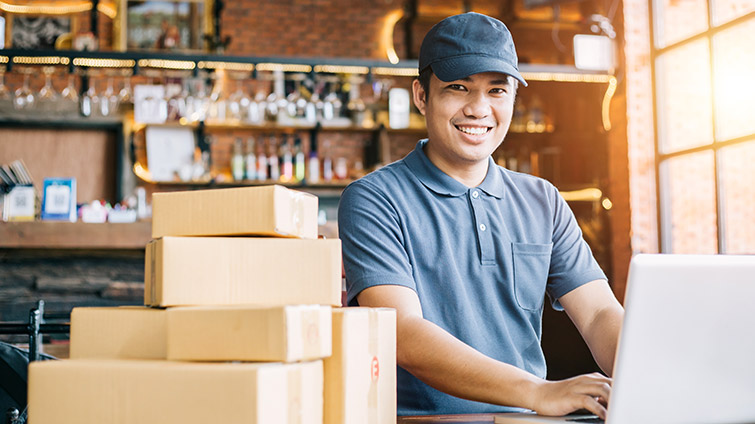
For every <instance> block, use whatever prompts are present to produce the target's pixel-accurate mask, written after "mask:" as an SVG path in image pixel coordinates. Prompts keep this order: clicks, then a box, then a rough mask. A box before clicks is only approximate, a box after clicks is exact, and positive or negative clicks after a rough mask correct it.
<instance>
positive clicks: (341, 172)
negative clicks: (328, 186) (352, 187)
mask: <svg viewBox="0 0 755 424" xmlns="http://www.w3.org/2000/svg"><path fill="white" fill-rule="evenodd" d="M333 172H334V174H335V176H336V178H337V179H339V180H345V179H346V177H347V176H348V173H349V167H348V162H347V161H346V158H345V157H339V158H337V159H336V163H335V168H334V170H333Z"/></svg>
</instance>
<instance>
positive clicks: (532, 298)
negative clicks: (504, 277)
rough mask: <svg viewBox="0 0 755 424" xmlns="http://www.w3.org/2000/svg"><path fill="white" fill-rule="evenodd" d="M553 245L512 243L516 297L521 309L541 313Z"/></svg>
mask: <svg viewBox="0 0 755 424" xmlns="http://www.w3.org/2000/svg"><path fill="white" fill-rule="evenodd" d="M552 246H553V245H552V244H532V243H512V244H511V250H512V254H513V256H514V260H513V263H514V296H515V297H516V302H517V304H518V305H519V307H520V308H522V309H526V310H528V311H539V310H540V309H541V308H542V307H543V302H544V300H545V286H546V284H547V283H548V269H549V268H550V263H551V248H552Z"/></svg>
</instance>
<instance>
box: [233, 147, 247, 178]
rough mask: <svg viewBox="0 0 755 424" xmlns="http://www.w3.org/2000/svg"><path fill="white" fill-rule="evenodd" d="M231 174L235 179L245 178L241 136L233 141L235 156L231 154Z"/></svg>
mask: <svg viewBox="0 0 755 424" xmlns="http://www.w3.org/2000/svg"><path fill="white" fill-rule="evenodd" d="M231 175H232V176H233V181H241V180H243V179H244V155H243V154H242V153H241V138H238V137H237V138H236V142H235V143H233V156H231Z"/></svg>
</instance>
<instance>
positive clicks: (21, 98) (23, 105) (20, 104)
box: [13, 72, 36, 110]
mask: <svg viewBox="0 0 755 424" xmlns="http://www.w3.org/2000/svg"><path fill="white" fill-rule="evenodd" d="M35 103H36V98H35V97H34V93H33V92H32V91H31V89H30V88H29V73H28V72H27V73H26V75H24V84H23V85H22V86H21V87H19V88H18V89H16V91H15V93H13V107H15V108H16V109H17V110H29V109H32V108H33V107H34V105H35Z"/></svg>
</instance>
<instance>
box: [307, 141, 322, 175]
mask: <svg viewBox="0 0 755 424" xmlns="http://www.w3.org/2000/svg"><path fill="white" fill-rule="evenodd" d="M319 182H320V158H319V157H318V156H317V145H316V144H315V143H314V142H313V143H312V147H311V148H310V149H309V159H307V184H317V183H319Z"/></svg>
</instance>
